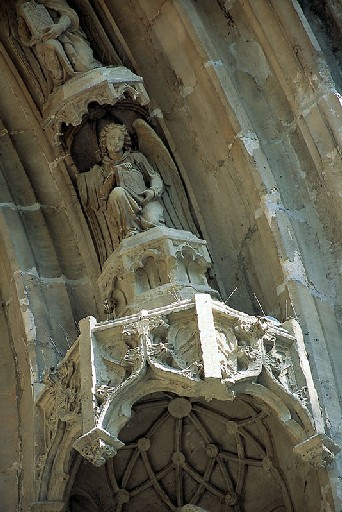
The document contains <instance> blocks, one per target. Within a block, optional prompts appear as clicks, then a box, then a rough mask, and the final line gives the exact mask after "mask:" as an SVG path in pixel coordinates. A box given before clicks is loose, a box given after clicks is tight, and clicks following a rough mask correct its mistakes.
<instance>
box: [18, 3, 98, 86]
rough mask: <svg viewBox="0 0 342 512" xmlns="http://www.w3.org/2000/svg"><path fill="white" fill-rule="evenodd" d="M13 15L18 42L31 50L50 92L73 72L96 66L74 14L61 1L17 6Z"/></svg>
mask: <svg viewBox="0 0 342 512" xmlns="http://www.w3.org/2000/svg"><path fill="white" fill-rule="evenodd" d="M17 11H18V31H19V35H20V38H21V40H22V42H23V43H24V44H25V45H27V46H31V47H32V48H33V50H34V52H35V54H36V56H37V58H38V60H39V61H40V63H41V65H42V67H43V70H44V72H45V73H46V75H47V77H48V80H49V82H50V88H51V89H53V88H55V87H56V86H58V85H61V84H63V83H65V82H66V81H67V80H68V79H69V78H71V77H72V76H74V75H75V73H76V72H83V71H88V70H89V69H93V68H95V67H98V66H100V63H99V62H97V61H96V60H95V59H94V56H93V52H92V49H91V48H90V45H89V43H88V41H87V39H86V36H85V34H84V33H83V32H82V31H81V29H80V27H79V19H78V16H77V14H76V12H75V11H74V10H73V9H71V7H69V5H68V4H67V2H66V1H65V0H38V2H35V1H32V0H31V1H29V2H24V3H21V2H20V3H19V4H18V7H17Z"/></svg>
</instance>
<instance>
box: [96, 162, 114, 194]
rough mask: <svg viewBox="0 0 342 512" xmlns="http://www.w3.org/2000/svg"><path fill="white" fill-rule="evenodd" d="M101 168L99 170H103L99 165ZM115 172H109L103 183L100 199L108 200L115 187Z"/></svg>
mask: <svg viewBox="0 0 342 512" xmlns="http://www.w3.org/2000/svg"><path fill="white" fill-rule="evenodd" d="M97 167H98V168H99V169H98V170H99V172H101V167H100V166H99V165H98V166H97ZM115 182H116V180H115V173H114V172H113V171H112V172H110V173H109V174H108V176H107V177H106V179H105V180H104V182H103V184H102V185H101V186H100V189H99V192H100V199H101V200H102V201H107V199H108V196H109V194H110V193H111V191H112V190H113V188H114V187H115V184H116V183H115Z"/></svg>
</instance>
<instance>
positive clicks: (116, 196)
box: [109, 187, 127, 202]
mask: <svg viewBox="0 0 342 512" xmlns="http://www.w3.org/2000/svg"><path fill="white" fill-rule="evenodd" d="M126 197H127V192H126V190H125V189H124V188H122V187H115V188H113V190H112V191H111V193H110V194H109V200H110V201H115V202H120V201H122V200H124V199H126Z"/></svg>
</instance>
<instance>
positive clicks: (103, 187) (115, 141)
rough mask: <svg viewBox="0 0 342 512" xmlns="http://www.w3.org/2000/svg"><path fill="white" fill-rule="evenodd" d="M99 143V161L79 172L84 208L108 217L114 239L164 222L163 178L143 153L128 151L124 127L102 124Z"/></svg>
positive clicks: (129, 143)
mask: <svg viewBox="0 0 342 512" xmlns="http://www.w3.org/2000/svg"><path fill="white" fill-rule="evenodd" d="M99 146H100V152H101V158H102V163H101V165H95V166H94V167H93V168H92V169H91V170H90V171H88V172H86V173H82V174H80V175H79V176H78V188H79V192H80V196H81V200H82V203H83V205H84V206H85V208H86V209H87V210H89V209H90V210H92V211H94V212H97V211H99V212H100V213H99V215H101V216H104V217H105V218H106V219H108V223H109V226H110V235H111V237H112V239H114V240H116V241H117V242H121V240H123V239H124V238H126V237H129V236H132V235H133V234H136V233H139V232H140V231H143V230H146V229H150V228H151V227H154V226H157V225H160V224H163V223H164V218H163V209H162V206H161V204H160V200H159V198H160V196H161V194H162V192H163V182H162V179H161V177H160V175H159V174H158V173H157V172H156V171H155V170H154V169H153V168H152V166H151V165H150V164H149V162H148V161H147V159H146V158H145V157H144V155H143V154H142V153H140V152H138V151H134V152H133V151H130V146H131V139H130V136H129V135H128V132H127V129H126V127H125V126H123V125H118V124H114V123H112V124H108V125H107V126H105V127H104V128H103V129H102V130H101V132H100V135H99ZM146 183H147V184H148V185H147V186H146Z"/></svg>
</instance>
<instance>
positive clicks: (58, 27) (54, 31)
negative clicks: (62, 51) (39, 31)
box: [43, 14, 71, 41]
mask: <svg viewBox="0 0 342 512" xmlns="http://www.w3.org/2000/svg"><path fill="white" fill-rule="evenodd" d="M70 27H71V19H70V18H69V16H66V15H65V14H63V15H62V16H61V17H60V18H59V20H58V23H54V24H53V25H51V27H49V28H47V29H45V30H44V35H43V41H46V40H47V39H57V38H58V37H59V36H60V35H61V34H63V33H64V32H66V31H67V30H68V29H69V28H70Z"/></svg>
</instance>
